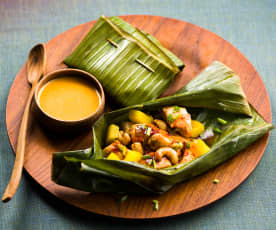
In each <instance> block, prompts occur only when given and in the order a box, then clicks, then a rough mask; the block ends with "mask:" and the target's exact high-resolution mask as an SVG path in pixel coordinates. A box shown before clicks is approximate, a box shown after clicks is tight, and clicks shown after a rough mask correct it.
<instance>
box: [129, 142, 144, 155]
mask: <svg viewBox="0 0 276 230" xmlns="http://www.w3.org/2000/svg"><path fill="white" fill-rule="evenodd" d="M131 149H132V150H134V151H136V152H139V153H142V154H143V153H144V149H143V146H142V144H141V143H140V142H134V143H133V144H132V145H131Z"/></svg>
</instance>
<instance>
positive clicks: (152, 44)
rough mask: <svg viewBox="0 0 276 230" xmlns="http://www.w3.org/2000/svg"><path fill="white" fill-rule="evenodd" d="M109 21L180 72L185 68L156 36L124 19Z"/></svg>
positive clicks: (111, 18) (115, 18)
mask: <svg viewBox="0 0 276 230" xmlns="http://www.w3.org/2000/svg"><path fill="white" fill-rule="evenodd" d="M109 20H110V21H112V22H113V23H114V24H116V25H117V26H119V27H120V28H121V29H122V30H124V31H126V32H127V33H129V34H131V35H132V36H134V37H135V38H137V39H138V40H139V41H141V42H142V43H143V44H144V45H145V46H147V47H148V48H149V49H151V50H152V52H153V53H154V54H156V55H157V56H159V57H160V58H162V59H164V61H166V62H169V63H171V64H172V65H175V66H177V67H178V68H179V70H180V71H181V70H182V69H183V68H184V67H185V65H184V63H183V62H182V61H181V60H180V59H179V58H178V57H177V56H176V55H174V54H173V53H172V52H171V51H169V50H168V49H166V48H165V47H163V46H162V44H161V43H160V42H159V41H158V39H157V38H155V37H154V36H152V35H150V34H148V33H146V32H145V31H141V30H139V29H138V28H135V27H133V26H132V25H130V24H129V23H127V22H125V21H124V20H123V19H121V18H119V17H116V16H115V17H110V18H109Z"/></svg>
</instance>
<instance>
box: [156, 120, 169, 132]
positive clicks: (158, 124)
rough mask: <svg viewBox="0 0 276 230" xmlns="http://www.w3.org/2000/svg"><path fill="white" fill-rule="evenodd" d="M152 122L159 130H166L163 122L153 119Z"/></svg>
mask: <svg viewBox="0 0 276 230" xmlns="http://www.w3.org/2000/svg"><path fill="white" fill-rule="evenodd" d="M153 122H154V123H155V124H156V125H157V126H158V128H159V129H162V130H167V124H166V122H165V121H162V120H159V119H155V120H153Z"/></svg>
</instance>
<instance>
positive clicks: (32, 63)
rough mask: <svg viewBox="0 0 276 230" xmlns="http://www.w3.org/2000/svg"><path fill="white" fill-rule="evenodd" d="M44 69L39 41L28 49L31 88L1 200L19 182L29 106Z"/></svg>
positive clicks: (7, 197) (13, 189)
mask: <svg viewBox="0 0 276 230" xmlns="http://www.w3.org/2000/svg"><path fill="white" fill-rule="evenodd" d="M45 70H46V48H45V46H44V44H42V43H39V44H37V45H35V46H34V47H33V48H32V49H31V50H30V53H29V56H28V60H27V75H28V82H29V84H30V85H31V87H32V88H31V91H30V93H29V97H28V99H27V102H26V105H25V110H24V113H23V118H22V121H21V125H20V129H19V135H18V140H17V148H16V157H15V162H14V167H13V171H12V175H11V178H10V182H9V184H8V186H7V188H6V191H5V193H4V195H3V197H2V201H3V202H8V201H9V200H11V199H12V198H13V196H14V194H15V192H16V190H17V187H18V185H19V182H20V178H21V174H22V169H23V163H24V153H25V146H26V133H27V127H28V120H29V119H28V118H29V113H30V106H31V102H32V98H33V95H34V92H35V88H36V85H37V83H38V82H39V80H40V79H41V77H42V76H43V74H44V73H45Z"/></svg>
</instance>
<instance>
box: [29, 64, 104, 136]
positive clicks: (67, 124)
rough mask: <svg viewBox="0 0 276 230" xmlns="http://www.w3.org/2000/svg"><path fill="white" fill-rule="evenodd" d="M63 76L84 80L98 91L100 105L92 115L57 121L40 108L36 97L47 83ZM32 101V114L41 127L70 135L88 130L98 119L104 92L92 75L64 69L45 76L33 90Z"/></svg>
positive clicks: (101, 110) (101, 111)
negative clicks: (78, 118)
mask: <svg viewBox="0 0 276 230" xmlns="http://www.w3.org/2000/svg"><path fill="white" fill-rule="evenodd" d="M64 76H74V77H75V76H76V77H82V78H86V79H88V80H89V81H90V82H91V85H93V86H95V88H96V89H97V90H98V92H99V94H100V105H99V107H98V108H97V110H96V111H95V112H94V113H92V114H91V115H90V116H88V117H86V118H83V119H80V120H72V121H65V120H59V119H57V118H55V117H53V116H51V115H49V114H47V113H46V112H45V111H43V109H42V108H41V107H40V105H39V97H38V95H39V92H40V90H41V89H42V87H43V86H45V84H47V83H48V82H49V81H51V80H53V79H56V78H59V77H64ZM34 101H35V103H34V108H33V109H34V113H35V115H36V116H37V118H38V120H39V121H40V123H41V125H42V126H43V127H45V128H46V129H48V130H50V131H54V132H56V133H63V134H67V135H71V134H75V133H79V132H80V131H83V130H84V129H88V128H90V127H91V126H92V124H93V123H94V122H95V121H96V120H97V119H98V118H99V116H100V115H101V114H102V113H103V111H104V106H105V95H104V90H103V88H102V85H101V84H100V82H99V81H98V80H97V79H96V78H95V77H94V76H93V75H91V74H90V73H87V72H85V71H82V70H77V69H71V68H66V69H61V70H56V71H54V72H51V73H49V74H47V75H46V76H45V77H44V78H43V79H42V80H41V81H40V82H39V84H38V85H37V87H36V89H35V96H34Z"/></svg>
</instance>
